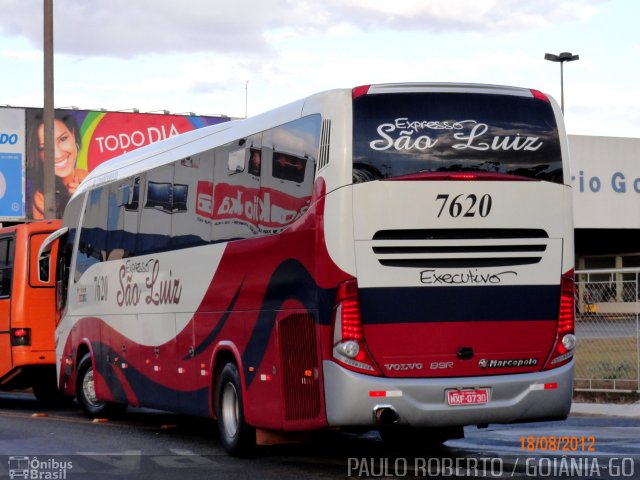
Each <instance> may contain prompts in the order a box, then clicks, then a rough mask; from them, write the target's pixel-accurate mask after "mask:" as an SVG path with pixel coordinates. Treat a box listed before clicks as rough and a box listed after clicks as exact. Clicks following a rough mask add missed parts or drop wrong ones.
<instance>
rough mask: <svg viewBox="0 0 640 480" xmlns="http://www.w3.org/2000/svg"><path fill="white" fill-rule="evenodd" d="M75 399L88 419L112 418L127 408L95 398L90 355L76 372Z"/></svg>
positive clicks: (83, 359)
mask: <svg viewBox="0 0 640 480" xmlns="http://www.w3.org/2000/svg"><path fill="white" fill-rule="evenodd" d="M76 399H77V400H78V404H79V405H80V408H82V411H83V412H84V413H85V415H87V417H89V418H96V417H113V416H117V415H119V414H122V413H124V411H125V410H126V408H127V406H126V405H123V404H120V403H113V402H105V401H104V400H100V399H98V397H96V389H95V381H94V369H93V362H92V361H91V354H89V353H87V354H86V355H85V356H84V357H82V360H80V363H79V364H78V370H77V372H76Z"/></svg>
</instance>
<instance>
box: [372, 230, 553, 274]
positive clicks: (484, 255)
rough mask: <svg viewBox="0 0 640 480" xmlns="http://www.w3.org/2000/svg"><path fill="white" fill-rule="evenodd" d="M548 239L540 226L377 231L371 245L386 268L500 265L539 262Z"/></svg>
mask: <svg viewBox="0 0 640 480" xmlns="http://www.w3.org/2000/svg"><path fill="white" fill-rule="evenodd" d="M548 238H549V236H548V234H547V233H546V232H545V231H544V230H540V229H497V228H494V229H435V230H427V229H421V230H420V229H412V230H381V231H378V232H376V233H375V235H374V236H373V240H374V245H373V247H372V248H373V253H374V254H375V255H376V258H377V259H378V262H380V264H381V265H384V266H387V267H409V268H411V267H413V268H482V267H504V266H512V265H530V264H535V263H539V262H540V261H541V260H542V254H543V252H545V251H546V249H547V239H548Z"/></svg>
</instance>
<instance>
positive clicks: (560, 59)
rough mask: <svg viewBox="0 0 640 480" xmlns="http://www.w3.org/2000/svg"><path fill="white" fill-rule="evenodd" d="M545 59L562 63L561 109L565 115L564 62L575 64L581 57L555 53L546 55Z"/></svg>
mask: <svg viewBox="0 0 640 480" xmlns="http://www.w3.org/2000/svg"><path fill="white" fill-rule="evenodd" d="M544 59H545V60H549V61H550V62H560V108H561V109H562V113H564V72H563V68H562V67H563V65H564V62H573V61H574V60H580V56H579V55H573V54H572V53H570V52H562V53H561V54H560V55H554V54H553V53H545V54H544Z"/></svg>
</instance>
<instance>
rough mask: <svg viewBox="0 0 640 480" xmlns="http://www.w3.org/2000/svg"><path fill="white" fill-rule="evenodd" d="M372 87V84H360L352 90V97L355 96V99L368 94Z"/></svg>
mask: <svg viewBox="0 0 640 480" xmlns="http://www.w3.org/2000/svg"><path fill="white" fill-rule="evenodd" d="M370 88H371V85H360V86H359V87H355V88H354V89H353V90H352V91H351V97H352V98H353V100H355V99H356V98H358V97H361V96H363V95H366V94H367V93H369V89H370Z"/></svg>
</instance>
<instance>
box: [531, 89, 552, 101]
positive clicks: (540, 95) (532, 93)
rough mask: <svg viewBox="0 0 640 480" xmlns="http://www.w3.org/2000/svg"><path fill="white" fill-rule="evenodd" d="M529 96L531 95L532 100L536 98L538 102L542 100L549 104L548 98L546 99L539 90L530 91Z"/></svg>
mask: <svg viewBox="0 0 640 480" xmlns="http://www.w3.org/2000/svg"><path fill="white" fill-rule="evenodd" d="M531 95H533V98H537V99H538V100H542V101H543V102H547V103H551V102H550V101H549V97H547V96H546V95H545V94H544V93H542V92H541V91H539V90H534V89H531Z"/></svg>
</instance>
